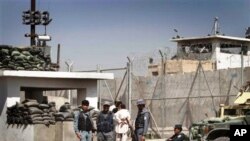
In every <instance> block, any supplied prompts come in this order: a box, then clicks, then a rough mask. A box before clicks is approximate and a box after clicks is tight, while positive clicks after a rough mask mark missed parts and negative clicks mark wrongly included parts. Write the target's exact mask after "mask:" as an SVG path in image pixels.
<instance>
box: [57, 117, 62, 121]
mask: <svg viewBox="0 0 250 141" xmlns="http://www.w3.org/2000/svg"><path fill="white" fill-rule="evenodd" d="M55 121H64V118H63V117H56V118H55Z"/></svg>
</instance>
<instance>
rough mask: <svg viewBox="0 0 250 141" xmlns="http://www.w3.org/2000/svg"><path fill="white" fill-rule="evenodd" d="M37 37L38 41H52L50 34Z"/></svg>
mask: <svg viewBox="0 0 250 141" xmlns="http://www.w3.org/2000/svg"><path fill="white" fill-rule="evenodd" d="M37 39H38V41H50V40H51V37H50V36H49V35H38V36H37Z"/></svg>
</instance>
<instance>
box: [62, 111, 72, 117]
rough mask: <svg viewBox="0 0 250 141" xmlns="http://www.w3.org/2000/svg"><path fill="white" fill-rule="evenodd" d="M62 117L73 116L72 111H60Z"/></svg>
mask: <svg viewBox="0 0 250 141" xmlns="http://www.w3.org/2000/svg"><path fill="white" fill-rule="evenodd" d="M61 113H62V115H63V117H64V118H73V113H69V112H61Z"/></svg>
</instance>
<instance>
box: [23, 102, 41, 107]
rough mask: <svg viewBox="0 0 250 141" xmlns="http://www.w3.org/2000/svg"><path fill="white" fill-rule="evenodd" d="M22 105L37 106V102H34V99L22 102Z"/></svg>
mask: <svg viewBox="0 0 250 141" xmlns="http://www.w3.org/2000/svg"><path fill="white" fill-rule="evenodd" d="M24 105H25V106H26V107H38V106H39V103H38V102H34V101H30V102H26V103H24Z"/></svg>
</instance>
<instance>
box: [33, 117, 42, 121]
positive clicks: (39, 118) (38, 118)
mask: <svg viewBox="0 0 250 141" xmlns="http://www.w3.org/2000/svg"><path fill="white" fill-rule="evenodd" d="M31 120H32V121H37V120H40V121H42V120H43V118H42V117H34V118H32V119H31Z"/></svg>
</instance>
